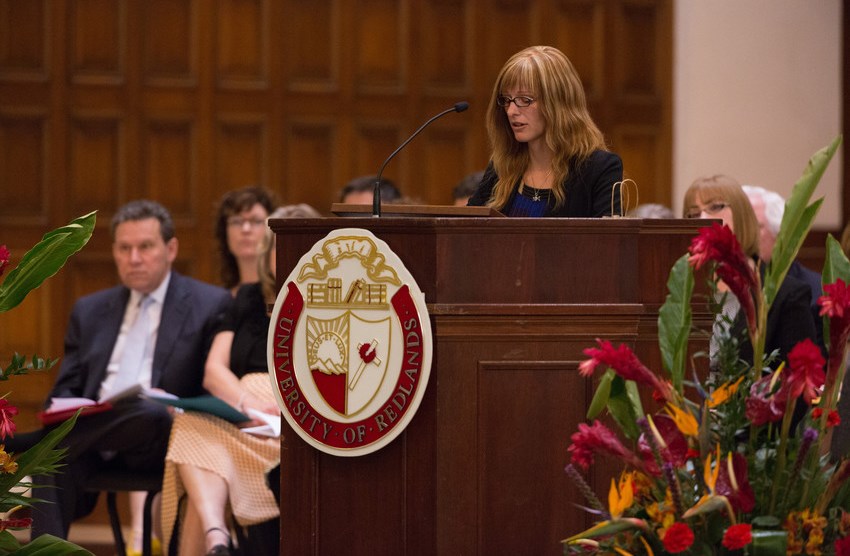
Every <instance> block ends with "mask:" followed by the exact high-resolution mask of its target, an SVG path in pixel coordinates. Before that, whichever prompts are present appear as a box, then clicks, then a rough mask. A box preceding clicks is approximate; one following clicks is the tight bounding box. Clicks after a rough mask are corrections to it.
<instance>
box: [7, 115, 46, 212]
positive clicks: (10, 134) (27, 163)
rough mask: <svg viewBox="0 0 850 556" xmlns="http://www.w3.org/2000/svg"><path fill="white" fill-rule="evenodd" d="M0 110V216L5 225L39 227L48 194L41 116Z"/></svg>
mask: <svg viewBox="0 0 850 556" xmlns="http://www.w3.org/2000/svg"><path fill="white" fill-rule="evenodd" d="M16 112H17V113H16V114H10V113H3V112H2V111H0V145H2V146H3V148H2V150H0V184H3V186H2V187H0V217H2V218H3V219H4V220H5V221H6V222H8V223H9V224H15V225H19V226H24V225H28V226H43V225H44V224H45V223H46V222H47V206H48V191H47V186H46V182H45V177H46V172H47V160H46V147H47V144H46V141H47V124H46V120H45V115H44V114H38V113H36V114H26V113H25V112H24V113H21V111H16Z"/></svg>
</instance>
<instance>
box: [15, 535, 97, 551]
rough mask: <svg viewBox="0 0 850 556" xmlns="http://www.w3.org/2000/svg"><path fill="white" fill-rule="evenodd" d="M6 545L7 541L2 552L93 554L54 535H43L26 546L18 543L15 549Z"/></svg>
mask: <svg viewBox="0 0 850 556" xmlns="http://www.w3.org/2000/svg"><path fill="white" fill-rule="evenodd" d="M16 542H17V541H16ZM6 546H7V545H6V543H2V545H0V554H15V556H76V555H78V554H79V555H86V554H87V555H89V556H92V552H90V551H88V550H86V549H85V548H83V547H81V546H77V545H76V544H74V543H71V542H68V541H66V540H62V539H60V538H58V537H54V536H53V535H41V536H39V537H36V538H35V539H33V540H32V541H30V542H29V543H27V545H26V546H20V545H18V547H17V548H16V549H14V550H9V551H6Z"/></svg>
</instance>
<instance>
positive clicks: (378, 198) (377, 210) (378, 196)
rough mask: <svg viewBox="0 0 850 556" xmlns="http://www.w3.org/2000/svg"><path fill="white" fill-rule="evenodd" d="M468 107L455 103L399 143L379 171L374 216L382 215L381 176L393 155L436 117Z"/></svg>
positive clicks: (373, 197)
mask: <svg viewBox="0 0 850 556" xmlns="http://www.w3.org/2000/svg"><path fill="white" fill-rule="evenodd" d="M467 108H469V103H468V102H458V103H457V104H455V105H454V106H452V107H451V108H448V109H446V110H443V111H442V112H440V113H439V114H437V115H436V116H433V117H432V118H431V119H430V120H428V121H427V122H425V123H424V124H422V126H421V127H420V128H419V129H417V130H416V131H414V132H413V135H411V136H410V137H408V138H407V140H406V141H405V142H404V143H402V144H401V145H399V146H398V148H397V149H396V150H394V151H393V152H392V154H391V155H390V156H388V157H387V159H386V160H385V161H384V163H383V164H382V165H381V169H380V170H379V171H378V178H377V179H376V180H375V190H374V192H373V193H372V216H373V217H375V218H377V217H379V216H381V176H382V175H383V173H384V168H386V167H387V164H389V162H390V160H392V159H393V157H394V156H395V155H397V154H398V153H399V151H401V149H403V148H404V147H405V146H406V145H407V144H408V143H410V142H411V141H412V140H413V138H414V137H416V136H417V135H419V133H420V132H421V131H422V130H423V129H425V128H426V127H428V126H429V125H431V122H433V121H434V120H436V119H439V118H442V117H443V116H445V115H446V114H448V113H449V112H463V111H464V110H466V109H467Z"/></svg>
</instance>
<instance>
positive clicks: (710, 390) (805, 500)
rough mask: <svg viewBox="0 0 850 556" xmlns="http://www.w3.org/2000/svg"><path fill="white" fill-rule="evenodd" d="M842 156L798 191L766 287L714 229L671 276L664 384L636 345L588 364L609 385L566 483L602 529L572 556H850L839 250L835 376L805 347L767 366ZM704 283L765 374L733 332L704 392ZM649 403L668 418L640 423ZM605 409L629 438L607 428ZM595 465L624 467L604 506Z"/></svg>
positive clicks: (832, 322) (845, 295)
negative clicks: (793, 270)
mask: <svg viewBox="0 0 850 556" xmlns="http://www.w3.org/2000/svg"><path fill="white" fill-rule="evenodd" d="M840 143H841V138H840V137H839V138H837V139H836V140H835V141H833V143H832V144H831V145H830V146H828V147H826V148H824V149H822V150H820V151H818V152H817V153H816V154H815V155H814V156H813V157H812V159H811V160H810V161H809V164H808V166H807V168H806V170H805V172H804V173H803V176H802V177H801V178H800V180H799V181H798V182H797V184H796V185H795V186H794V189H793V191H792V194H791V197H790V198H789V200H788V202H787V204H786V209H785V214H784V216H783V219H782V226H781V229H780V232H779V235H778V236H777V240H776V244H775V247H774V252H773V257H772V260H771V262H770V264H769V265H767V266H766V268H765V270H764V274H763V277H762V275H761V273H760V272H758V271H757V270H756V269H755V268H754V267H753V265H752V264H750V261H749V260H748V259H747V257H746V256H745V255H744V253H743V251H742V250H741V248H740V245H739V244H738V242H737V240H736V238H735V236H734V234H733V233H732V232H731V230H729V228H727V227H725V226H720V225H718V224H713V225H712V226H706V227H704V228H702V229H701V230H700V233H699V235H698V236H697V237H695V238H694V239H693V240H692V242H691V245H690V248H689V253H688V254H686V255H683V256H682V257H681V258H680V259H679V260H678V261H677V262H676V263H675V264H674V266H673V268H672V270H671V272H670V276H669V280H668V283H667V286H668V296H667V299H666V301H665V303H664V305H663V306H662V308H661V310H660V312H659V318H658V329H659V348H660V351H661V360H662V363H663V367H664V371H665V372H666V377H665V376H662V375H659V374H656V373H655V372H653V371H652V370H650V369H648V368H647V367H646V366H644V365H643V364H642V363H641V362H640V361H639V360H638V358H637V356H636V355H635V354H634V353H633V352H632V351H631V350H630V349H629V348H628V347H627V346H625V345H621V346H619V347H615V346H613V345H612V344H611V343H610V342H608V341H603V340H598V345H597V346H596V347H592V348H589V349H586V350H585V351H584V353H585V354H586V355H587V356H588V357H589V359H587V360H586V361H584V362H582V363H581V365H580V366H579V371H580V372H581V373H582V375H584V376H591V375H592V374H593V373H594V372H595V371H596V370H597V369H604V370H605V372H604V374H603V375H602V377H601V380H600V382H599V386H598V388H597V390H596V394H595V395H594V398H593V400H592V402H591V404H590V408H589V411H588V419H591V420H592V422H591V423H589V424H584V423H583V424H580V425H579V427H578V429H579V430H578V432H576V433H575V434H573V435H572V437H571V440H572V444H571V445H570V447H569V452H570V454H571V463H570V464H569V465H567V468H566V471H567V474H568V475H569V476H570V477H571V478H572V479H573V481H574V482H576V483H577V485H578V487H579V489H580V490H581V491H582V493H583V494H584V495H585V497H586V498H587V500H588V504H589V506H590V507H589V508H587V509H588V510H589V511H591V512H593V513H594V514H596V515H598V516H600V518H601V519H600V520H599V521H598V522H597V523H596V524H595V525H594V526H592V527H591V528H589V529H588V530H586V531H583V532H581V533H578V534H575V535H573V536H570V537H569V538H567V539H564V541H563V544H564V551H565V553H567V554H572V553H581V554H622V555H629V554H649V555H655V554H692V555H703V554H705V555H708V554H748V555H749V554H758V555H761V554H767V555H777V556H779V555H783V554H789V555H790V554H837V555H850V482H848V481H847V478H848V477H850V460H848V459H841V460H839V461H834V458H832V457H831V456H830V454H829V441H830V438H831V434H830V432H831V428H832V427H833V426H835V425H836V424H837V422H838V413H837V411H836V406H837V401H838V395H839V390H840V386H841V384H842V382H843V380H844V374H845V370H846V353H845V352H846V345H847V341H848V339H849V338H850V262H848V260H847V258H846V257H845V256H844V253H843V252H842V250H841V248H840V246H839V244H838V242H837V241H836V240H835V239H834V238H832V237H831V236H830V237H829V238H828V240H827V251H826V264H825V267H824V270H823V281H824V284H825V285H824V288H823V289H824V295H823V297H821V298H820V299H819V304H820V307H821V315H822V316H823V317H824V328H825V330H824V337H825V338H828V342H829V344H828V347H829V357H828V360H824V358H823V356H822V355H821V351H820V349H819V348H818V347H817V346H815V345H814V344H813V343H812V342H811V341H809V340H806V341H804V342H801V343H799V344H798V345H797V346H795V347H794V348H793V349H792V350H791V352H790V353H789V354H788V357H787V366H785V365H784V364H783V365H780V366H779V368H778V370H776V371H772V370H771V368H770V366H769V365H768V364H769V363H771V362H772V354H765V353H764V346H765V328H766V322H767V314H768V310H769V308H770V305H771V303H772V302H773V300H774V299H775V297H776V294H777V291H778V289H779V286H780V284H781V283H782V281H783V279H784V278H785V275H786V273H787V271H788V268H789V266H790V265H791V262H792V261H793V260H794V258H795V257H796V255H797V252H798V251H799V248H800V246H801V245H802V243H803V240H804V239H805V236H806V234H807V233H808V230H809V228H810V227H811V223H812V221H813V220H814V217H815V215H816V213H817V211H818V209H819V208H820V204H821V203H822V201H823V199H818V200H816V201H814V202H811V203H810V199H811V197H812V194H813V192H814V189H815V187H816V185H817V183H818V181H819V180H820V177H821V176H822V174H823V172H824V171H825V169H826V167H827V165H828V164H829V161H830V159H831V158H832V156H833V154H834V153H835V152H836V150H837V149H838V146H839V145H840ZM700 269H703V270H707V271H708V275H709V276H710V277H711V279H710V280H709V288H710V290H711V291H712V293H713V292H714V291H715V290H714V289H713V288H716V283H717V282H716V281H717V280H718V279H719V280H722V281H723V282H724V283H725V284H726V285H727V286H728V287H729V290H730V291H731V292H732V293H733V294H734V295H735V296H736V297H737V298H738V300H739V301H740V304H741V312H742V314H743V315H744V316H745V317H746V322H747V332H748V334H749V340H750V342H751V344H752V346H753V355H754V358H753V361H754V362H757V364H753V365H750V364H748V363H746V362H744V361H742V360H740V359H739V358H738V351H737V346H738V342H737V340H736V339H735V338H734V337H733V336H732V335H731V334H730V333H729V332H728V328H729V327H728V325H729V324H731V323H729V322H728V320H727V327H726V328H727V331H726V333H721V334H720V335H719V347H718V355H717V365H716V368H715V369H712V371H711V372H709V373H708V376H705V377H702V376H700V373H698V372H696V370H693V371H692V372H691V373H688V372H687V371H688V369H687V367H688V362H689V360H688V338H689V336H690V335H691V330H692V314H691V297H692V295H693V290H694V282H695V279H694V271H695V270H700ZM714 310H715V312H716V311H717V310H718V308H716V307H715V308H714ZM700 355H703V354H695V356H694V357H699V356H700ZM692 363H693V362H692ZM686 374H691V375H692V376H693V378H691V379H687V378H686ZM703 374H705V373H703ZM640 387H648V388H650V389H651V390H652V392H653V397H654V399H655V400H657V401H658V402H659V405H661V404H663V409H662V410H661V411H658V412H655V413H647V412H645V411H644V407H643V402H642V401H641V397H640V392H639V389H640ZM845 395H850V394H848V393H845ZM606 409H607V413H608V415H609V416H610V417H611V419H612V420H613V422H614V423H616V425H617V426H618V428H619V429H620V435H618V434H617V433H615V432H614V430H612V429H611V428H609V427H608V426H606V425H605V424H604V423H603V422H602V421H600V420H598V419H596V418H597V417H598V416H599V414H600V413H601V412H602V411H603V410H606ZM803 410H805V411H803ZM801 415H802V416H801ZM621 436H622V437H625V438H624V439H621ZM595 456H607V457H613V458H615V459H616V460H617V461H620V462H622V463H623V465H624V470H623V471H622V473H621V474H620V476H619V477H618V478H616V479H615V478H612V480H611V487H610V491H609V494H608V504H607V505H603V504H602V502H601V501H600V500H599V499H598V498H597V497H596V495H595V493H594V492H593V491H592V489H591V488H590V486H589V485H587V484H586V482H585V481H584V477H583V475H582V474H581V470H586V469H587V468H588V467H589V466H590V465H591V464H592V462H593V461H594V457H595Z"/></svg>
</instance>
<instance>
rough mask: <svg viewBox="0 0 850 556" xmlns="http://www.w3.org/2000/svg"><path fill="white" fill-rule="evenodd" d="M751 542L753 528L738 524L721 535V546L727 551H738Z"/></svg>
mask: <svg viewBox="0 0 850 556" xmlns="http://www.w3.org/2000/svg"><path fill="white" fill-rule="evenodd" d="M751 542H753V526H752V525H750V524H749V523H739V524H738V525H732V526H731V527H729V528H728V529H726V533H724V534H723V546H724V547H725V548H728V549H729V550H740V549H742V548H744V547H745V546H747V545H748V544H750V543H751Z"/></svg>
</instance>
